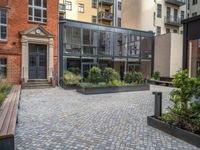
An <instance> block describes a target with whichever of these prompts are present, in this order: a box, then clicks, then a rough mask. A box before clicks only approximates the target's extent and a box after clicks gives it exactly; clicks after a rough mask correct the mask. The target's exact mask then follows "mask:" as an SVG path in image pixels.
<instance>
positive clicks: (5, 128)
mask: <svg viewBox="0 0 200 150" xmlns="http://www.w3.org/2000/svg"><path fill="white" fill-rule="evenodd" d="M16 92H17V88H16V87H15V90H14V92H13V93H12V95H14V96H13V98H12V100H11V101H10V105H9V109H8V111H7V114H6V118H5V119H4V123H3V126H2V128H1V131H0V135H7V132H8V128H9V124H10V120H11V119H12V118H11V117H12V112H13V110H14V109H13V108H14V104H15V99H16V97H17V95H16Z"/></svg>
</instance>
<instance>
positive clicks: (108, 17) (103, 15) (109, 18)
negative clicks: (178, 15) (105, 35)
mask: <svg viewBox="0 0 200 150" xmlns="http://www.w3.org/2000/svg"><path fill="white" fill-rule="evenodd" d="M98 17H99V20H105V21H112V20H113V14H112V13H109V12H103V11H101V12H99V15H98Z"/></svg>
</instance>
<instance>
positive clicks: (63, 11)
mask: <svg viewBox="0 0 200 150" xmlns="http://www.w3.org/2000/svg"><path fill="white" fill-rule="evenodd" d="M65 10H66V5H65V4H59V12H62V13H65Z"/></svg>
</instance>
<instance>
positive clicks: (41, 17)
mask: <svg viewBox="0 0 200 150" xmlns="http://www.w3.org/2000/svg"><path fill="white" fill-rule="evenodd" d="M43 2H44V0H41V6H35V0H32V4H31V5H30V4H29V5H28V12H29V8H31V10H32V15H30V14H28V20H29V21H33V22H42V23H46V22H47V17H46V18H45V17H44V16H43V15H44V10H46V13H47V8H45V7H44V6H43V4H44V3H43ZM46 3H47V0H46ZM46 5H47V4H46ZM35 9H38V10H40V11H41V16H40V17H35ZM29 17H32V20H31V19H29ZM35 18H37V19H40V21H38V20H35ZM44 20H46V21H44Z"/></svg>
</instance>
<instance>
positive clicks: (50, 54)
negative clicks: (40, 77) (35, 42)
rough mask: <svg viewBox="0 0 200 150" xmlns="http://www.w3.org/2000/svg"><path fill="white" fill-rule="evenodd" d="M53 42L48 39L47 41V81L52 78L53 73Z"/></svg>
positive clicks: (51, 39)
mask: <svg viewBox="0 0 200 150" xmlns="http://www.w3.org/2000/svg"><path fill="white" fill-rule="evenodd" d="M53 43H54V40H53V38H50V40H49V49H48V50H49V67H48V68H49V69H48V70H49V71H48V72H49V73H48V79H51V78H52V77H53V74H52V73H53V72H54V57H53V56H54V44H53Z"/></svg>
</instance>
